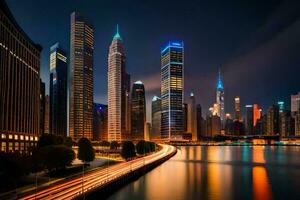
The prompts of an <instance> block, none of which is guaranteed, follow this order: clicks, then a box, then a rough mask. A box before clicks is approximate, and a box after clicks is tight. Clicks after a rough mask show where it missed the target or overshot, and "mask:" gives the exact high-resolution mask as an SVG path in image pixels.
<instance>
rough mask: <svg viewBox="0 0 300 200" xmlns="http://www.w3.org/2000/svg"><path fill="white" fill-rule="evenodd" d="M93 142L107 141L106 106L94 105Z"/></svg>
mask: <svg viewBox="0 0 300 200" xmlns="http://www.w3.org/2000/svg"><path fill="white" fill-rule="evenodd" d="M93 118H94V120H93V140H96V141H99V140H107V138H108V136H107V120H108V119H107V105H104V104H99V103H94V117H93Z"/></svg>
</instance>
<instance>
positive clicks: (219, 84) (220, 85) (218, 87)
mask: <svg viewBox="0 0 300 200" xmlns="http://www.w3.org/2000/svg"><path fill="white" fill-rule="evenodd" d="M217 89H218V90H223V89H224V86H223V82H222V78H221V69H220V68H219V77H218V85H217Z"/></svg>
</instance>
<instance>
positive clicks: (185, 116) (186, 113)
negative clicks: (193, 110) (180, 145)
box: [182, 103, 188, 133]
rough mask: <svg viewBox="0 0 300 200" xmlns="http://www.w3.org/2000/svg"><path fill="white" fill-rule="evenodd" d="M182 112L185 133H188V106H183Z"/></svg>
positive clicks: (185, 104)
mask: <svg viewBox="0 0 300 200" xmlns="http://www.w3.org/2000/svg"><path fill="white" fill-rule="evenodd" d="M182 112H183V132H184V133H187V132H188V104H187V103H183V104H182Z"/></svg>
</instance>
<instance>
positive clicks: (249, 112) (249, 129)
mask: <svg viewBox="0 0 300 200" xmlns="http://www.w3.org/2000/svg"><path fill="white" fill-rule="evenodd" d="M253 116H254V115H253V105H246V133H247V134H248V135H253V128H254V127H253V124H254V123H253V121H254V119H253Z"/></svg>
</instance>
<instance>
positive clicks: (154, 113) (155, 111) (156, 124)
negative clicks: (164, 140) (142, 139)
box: [150, 96, 161, 140]
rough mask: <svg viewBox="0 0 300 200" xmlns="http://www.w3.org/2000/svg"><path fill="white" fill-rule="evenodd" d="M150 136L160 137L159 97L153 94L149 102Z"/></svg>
mask: <svg viewBox="0 0 300 200" xmlns="http://www.w3.org/2000/svg"><path fill="white" fill-rule="evenodd" d="M151 125H152V127H151V136H150V139H151V140H152V139H160V128H161V99H160V98H159V97H157V96H154V97H153V99H152V104H151Z"/></svg>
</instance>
